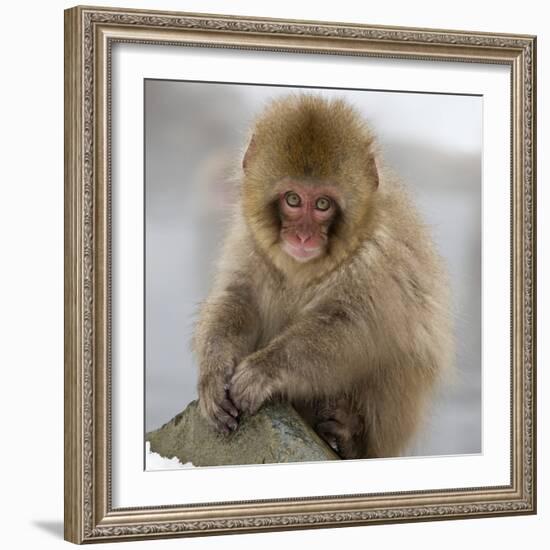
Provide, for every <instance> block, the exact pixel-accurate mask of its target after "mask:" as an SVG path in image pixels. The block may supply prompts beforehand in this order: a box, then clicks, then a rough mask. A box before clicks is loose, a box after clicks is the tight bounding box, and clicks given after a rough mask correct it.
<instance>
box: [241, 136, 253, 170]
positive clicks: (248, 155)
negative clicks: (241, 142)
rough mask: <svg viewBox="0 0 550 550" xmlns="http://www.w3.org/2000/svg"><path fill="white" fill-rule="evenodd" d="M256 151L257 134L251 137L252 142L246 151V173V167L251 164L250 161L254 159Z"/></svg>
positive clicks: (244, 158) (244, 161) (244, 168)
mask: <svg viewBox="0 0 550 550" xmlns="http://www.w3.org/2000/svg"><path fill="white" fill-rule="evenodd" d="M255 153H256V140H255V136H252V138H251V139H250V143H249V144H248V147H247V148H246V153H245V154H244V157H243V170H244V173H245V174H246V169H247V168H248V167H249V166H250V161H251V160H252V157H253V156H254V154H255Z"/></svg>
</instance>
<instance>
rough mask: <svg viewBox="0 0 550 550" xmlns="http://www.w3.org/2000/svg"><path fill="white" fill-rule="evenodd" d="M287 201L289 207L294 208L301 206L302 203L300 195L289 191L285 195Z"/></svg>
mask: <svg viewBox="0 0 550 550" xmlns="http://www.w3.org/2000/svg"><path fill="white" fill-rule="evenodd" d="M285 200H286V203H287V204H288V206H292V207H293V208H296V207H297V206H300V203H301V202H302V201H301V199H300V195H298V193H294V191H289V192H288V193H287V194H286V195H285Z"/></svg>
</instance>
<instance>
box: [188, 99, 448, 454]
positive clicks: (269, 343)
mask: <svg viewBox="0 0 550 550" xmlns="http://www.w3.org/2000/svg"><path fill="white" fill-rule="evenodd" d="M193 343H194V350H195V352H196V355H197V358H198V363H199V368H200V376H199V386H198V391H199V402H200V407H201V411H202V413H203V414H204V415H205V416H206V417H207V418H208V419H210V420H211V421H212V423H213V424H214V425H215V426H216V427H217V428H218V429H219V430H220V431H223V432H227V433H228V432H230V431H232V430H236V429H238V425H239V419H240V415H241V414H242V413H250V414H254V413H255V412H256V411H257V410H258V408H259V407H260V406H261V405H262V404H263V403H264V402H266V401H267V400H271V399H276V400H284V401H288V402H290V403H292V404H293V405H294V406H295V407H296V408H297V410H298V411H299V412H300V413H301V414H302V416H303V417H304V418H305V419H306V420H307V421H308V422H310V423H311V425H312V426H313V428H314V429H315V430H316V431H317V432H318V433H319V434H320V435H321V436H322V437H323V438H324V439H325V440H326V441H327V442H328V443H329V444H330V445H331V446H332V447H333V448H335V449H336V450H337V451H338V452H339V454H340V455H341V456H342V457H343V458H364V457H388V456H396V455H398V454H399V453H400V452H402V451H403V450H404V448H405V446H406V445H407V443H409V442H410V439H411V436H412V435H413V434H414V432H415V430H416V428H417V427H418V425H419V422H420V420H421V418H422V413H423V412H424V410H425V408H426V404H427V402H428V401H429V396H430V393H431V391H432V389H433V388H434V384H435V383H436V381H437V380H438V378H440V376H441V375H442V374H443V373H445V371H446V370H447V369H448V368H449V367H450V366H451V364H452V360H453V338H452V328H451V322H450V315H449V297H448V284H447V281H446V276H445V270H444V269H443V265H442V262H441V260H440V258H439V257H438V255H437V253H436V252H435V250H434V246H433V244H432V240H431V238H430V236H429V233H428V231H427V229H426V227H425V226H424V225H423V224H422V222H421V221H420V220H419V218H418V215H417V213H416V210H415V209H414V207H413V205H412V203H411V202H410V201H409V199H408V198H407V195H406V193H405V191H404V189H403V188H402V187H401V186H400V185H399V184H398V183H397V182H396V181H394V180H393V179H392V178H391V177H390V176H389V175H388V174H386V173H385V172H384V171H383V170H381V163H380V159H378V158H377V153H376V149H375V141H374V137H373V135H372V133H371V131H370V129H369V127H368V126H367V124H366V122H365V121H364V120H362V119H361V117H360V116H359V115H358V113H357V112H356V111H355V110H354V109H353V108H352V107H351V106H349V105H348V104H346V103H345V102H344V101H342V100H327V99H324V98H322V97H321V96H314V95H293V96H289V97H286V98H284V99H280V100H276V101H274V102H273V103H271V104H270V105H269V106H268V108H267V109H266V110H265V111H264V112H263V114H261V116H260V117H259V118H258V119H257V121H256V123H255V125H254V128H253V132H252V138H251V140H250V143H249V145H248V148H247V150H246V153H245V155H244V158H243V162H242V182H241V187H240V204H239V209H238V211H237V212H236V214H235V217H234V220H233V224H232V226H231V228H230V231H229V234H228V236H227V239H226V242H225V246H224V251H223V254H222V257H221V260H220V263H219V270H218V274H217V278H216V281H215V284H214V288H213V290H212V292H211V294H210V296H209V297H208V299H207V300H206V301H205V303H204V304H203V307H202V309H201V313H200V317H199V320H198V322H197V325H196V330H195V334H194V339H193Z"/></svg>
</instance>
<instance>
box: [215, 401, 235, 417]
mask: <svg viewBox="0 0 550 550" xmlns="http://www.w3.org/2000/svg"><path fill="white" fill-rule="evenodd" d="M220 407H221V408H222V409H223V410H224V411H225V412H226V413H229V414H230V415H231V416H232V417H234V418H237V417H238V416H239V410H238V409H237V407H235V405H234V404H233V402H232V401H231V399H230V398H229V397H226V398H225V399H224V400H223V401H222V402H221V403H220Z"/></svg>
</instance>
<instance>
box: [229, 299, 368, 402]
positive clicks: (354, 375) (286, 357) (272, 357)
mask: <svg viewBox="0 0 550 550" xmlns="http://www.w3.org/2000/svg"><path fill="white" fill-rule="evenodd" d="M359 307H360V306H357V305H356V306H354V307H350V305H349V304H343V303H341V302H338V301H333V302H331V303H326V304H324V305H323V306H321V307H317V308H315V309H313V310H311V311H309V312H307V313H304V314H303V315H302V316H301V317H300V318H299V319H297V320H296V321H295V322H294V323H293V324H292V325H290V326H289V327H288V328H287V329H286V330H284V331H283V332H282V333H281V334H280V335H279V336H277V337H276V338H274V339H273V340H272V341H271V342H270V343H269V344H268V345H267V346H266V347H265V348H263V349H261V350H259V351H257V352H255V353H253V354H251V355H249V356H248V357H246V358H245V359H244V360H243V361H242V362H241V363H240V364H239V365H238V367H237V368H236V370H235V373H234V375H233V377H232V379H231V384H230V395H231V399H232V400H233V402H234V403H235V405H236V406H237V408H239V410H241V411H247V412H251V413H254V412H256V410H257V409H258V408H259V407H260V406H261V405H262V403H263V402H264V401H265V400H266V399H269V398H270V397H272V396H283V397H284V398H286V399H290V400H293V399H301V398H306V399H307V398H311V397H329V396H331V395H335V394H338V393H339V392H340V391H343V390H346V389H349V388H350V387H353V384H354V383H355V381H356V380H358V379H359V378H361V376H364V369H365V365H366V364H368V362H369V359H370V358H369V348H370V346H369V339H370V338H372V331H370V333H369V330H368V328H367V323H366V320H365V315H364V314H363V313H362V312H361V311H359ZM371 349H372V348H371Z"/></svg>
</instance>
